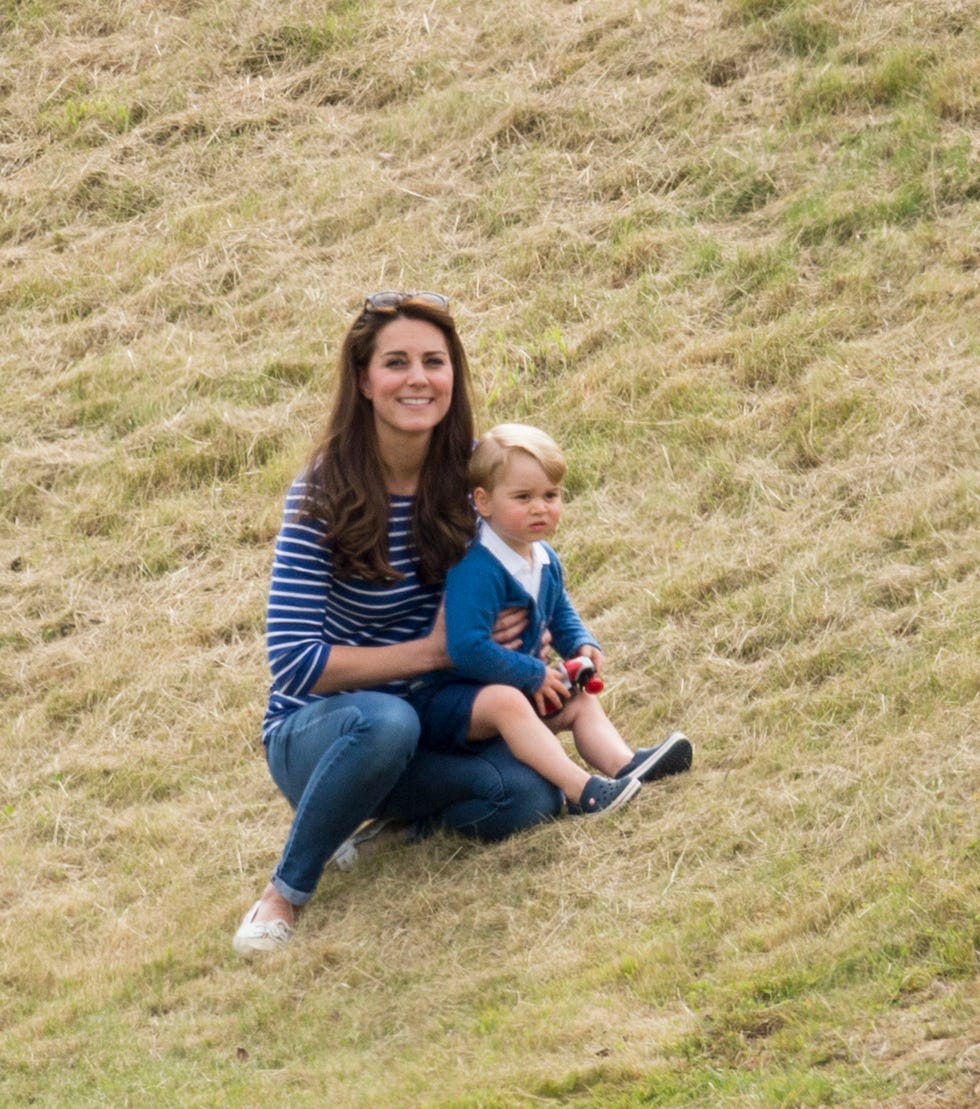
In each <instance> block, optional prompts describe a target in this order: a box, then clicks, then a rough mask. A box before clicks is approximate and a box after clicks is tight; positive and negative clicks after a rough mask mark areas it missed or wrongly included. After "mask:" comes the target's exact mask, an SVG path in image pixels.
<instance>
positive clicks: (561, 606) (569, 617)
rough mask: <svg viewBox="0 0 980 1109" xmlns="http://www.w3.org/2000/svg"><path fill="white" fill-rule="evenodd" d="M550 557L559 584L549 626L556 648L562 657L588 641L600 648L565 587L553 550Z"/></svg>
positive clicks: (563, 577)
mask: <svg viewBox="0 0 980 1109" xmlns="http://www.w3.org/2000/svg"><path fill="white" fill-rule="evenodd" d="M550 557H551V559H552V562H553V564H554V567H555V572H556V576H557V585H558V592H557V598H556V601H555V607H554V609H553V611H552V613H551V615H550V617H549V619H548V628H549V630H550V632H551V637H552V643H553V645H554V648H555V650H556V651H557V652H558V654H559V655H561V657H562V658H570V657H571V656H572V654H573V653H574V652H575V651H576V650H577V649H578V648H579V647H582V646H583V645H584V644H586V643H588V644H591V645H592V646H593V647H596V648H599V644H598V642H596V640H595V639H594V638H593V636H592V635H591V633H590V632H589V629H588V628H587V627H586V626H585V624H584V623H583V622H582V618H581V617H580V616H579V614H578V611H577V610H576V608H575V606H574V605H573V604H572V600H571V598H570V597H569V595H568V592H567V590H566V589H565V575H564V571H563V570H562V568H561V562H560V561H559V559H558V556H557V555H556V554H555V553H554V552H553V551H551V552H550ZM599 649H601V648H599Z"/></svg>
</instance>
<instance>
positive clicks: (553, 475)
mask: <svg viewBox="0 0 980 1109" xmlns="http://www.w3.org/2000/svg"><path fill="white" fill-rule="evenodd" d="M514 451H523V452H524V453H525V454H529V455H530V456H531V457H532V458H533V459H534V460H535V462H537V463H538V465H539V466H540V467H541V469H542V470H544V472H545V474H546V475H547V477H548V480H549V481H552V482H554V483H555V485H557V484H558V483H559V482H560V481H561V479H562V478H563V477H564V476H565V471H566V470H567V468H568V463H567V462H566V461H565V456H564V454H563V453H562V450H561V447H559V446H558V444H557V443H556V442H555V441H554V439H552V438H551V436H550V435H548V434H547V432H544V431H541V429H540V428H536V427H531V426H530V425H529V424H497V426H496V427H493V428H491V429H490V430H489V431H487V432H484V434H483V435H481V436H480V440H479V442H478V443H477V445H476V448H475V449H474V451H473V454H472V456H471V458H470V467H469V480H470V488H471V489H486V491H487V492H488V493H492V492H493V489H494V486H495V485H496V484H497V482H498V481H499V480H500V475H501V474H502V473H503V471H504V470H505V469H506V468H507V463H508V461H509V460H510V456H511V455H512V454H513V452H514Z"/></svg>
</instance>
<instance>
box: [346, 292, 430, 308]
mask: <svg viewBox="0 0 980 1109" xmlns="http://www.w3.org/2000/svg"><path fill="white" fill-rule="evenodd" d="M406 300H420V301H421V302H422V303H423V304H431V305H432V306H433V307H434V308H441V309H442V310H443V312H447V311H448V310H449V297H445V296H443V295H442V293H396V292H394V291H390V292H384V293H371V295H370V296H369V297H368V298H367V299H366V300H365V301H364V311H365V312H377V311H378V310H379V309H380V310H384V309H385V308H397V307H398V306H399V305H401V304H404V303H405V301H406Z"/></svg>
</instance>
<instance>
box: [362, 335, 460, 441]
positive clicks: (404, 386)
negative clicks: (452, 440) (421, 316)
mask: <svg viewBox="0 0 980 1109" xmlns="http://www.w3.org/2000/svg"><path fill="white" fill-rule="evenodd" d="M358 384H359V387H360V390H361V393H362V394H363V395H364V396H365V397H366V398H367V399H368V400H369V401H370V402H371V406H372V408H373V409H374V423H375V427H376V429H377V431H378V436H379V439H380V438H383V437H385V436H390V435H391V434H397V435H430V434H431V433H432V430H433V429H434V428H435V427H436V426H437V425H438V424H439V423H441V422H442V420H443V419H445V416H446V413H447V412H448V411H449V407H450V404H451V403H452V395H453V364H452V360H451V358H450V356H449V347H448V345H447V343H446V337H445V336H444V335H443V333H442V331H441V330H440V329H439V328H438V327H436V326H435V324H431V323H429V322H428V321H427V320H413V319H409V318H408V317H406V316H396V317H395V319H393V320H392V321H391V323H389V324H385V326H384V327H383V328H381V330H380V331H379V332H378V334H377V337H376V339H375V344H374V353H373V354H372V355H371V358H370V360H369V361H368V364H367V368H366V369H365V370H364V372H363V373H362V374H361V380H360V382H359V383H358Z"/></svg>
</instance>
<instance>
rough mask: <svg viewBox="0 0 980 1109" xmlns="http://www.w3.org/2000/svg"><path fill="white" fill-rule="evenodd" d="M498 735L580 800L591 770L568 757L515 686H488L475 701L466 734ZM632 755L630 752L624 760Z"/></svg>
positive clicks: (476, 737)
mask: <svg viewBox="0 0 980 1109" xmlns="http://www.w3.org/2000/svg"><path fill="white" fill-rule="evenodd" d="M498 735H499V736H501V737H502V739H503V740H504V742H505V743H506V744H507V746H508V748H509V749H510V751H511V752H512V753H513V755H514V757H515V758H517V759H520V761H521V762H522V763H524V764H525V766H529V767H531V769H532V770H536V771H537V772H538V773H539V774H540V775H541V777H542V778H544V779H546V780H547V781H549V782H551V784H552V785H554V786H557V787H558V788H559V789H560V790H561V791H562V793H564V794H565V796H566V797H567V798H568V800H569V801H575V802H577V801H578V800H579V798H580V797H581V796H582V790H583V789H584V788H585V785H586V783H587V782H588V780H589V777H590V775H589V773H588V771H586V770H584V769H583V768H582V767H581V766H579V765H578V764H577V763H574V762H573V761H572V760H571V759H570V758H569V757H568V753H567V752H566V751H565V748H564V747H562V745H561V743H560V742H559V740H558V737H557V736H556V735H555V734H554V733H553V732H552V731H551V729H550V728H549V727H548V726H547V724H545V723H544V721H542V719H541V718H540V717H539V716H538V714H537V713H536V712H535V711H534V707H533V706H532V704H531V702H530V701H529V700H528V699H527V698H526V697H525V696H524V694H523V693H521V691H520V690H519V689H515V688H514V687H513V686H509V685H488V686H484V688H483V689H481V690H480V692H479V693H478V694H477V695H476V700H475V701H474V702H473V712H472V715H471V717H470V728H469V731H468V733H467V736H466V738H467V739H470V740H483V739H492V738H493V737H495V736H498ZM628 758H629V754H627V756H626V758H625V759H623V762H624V763H625V762H626V761H627V759H628Z"/></svg>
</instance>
